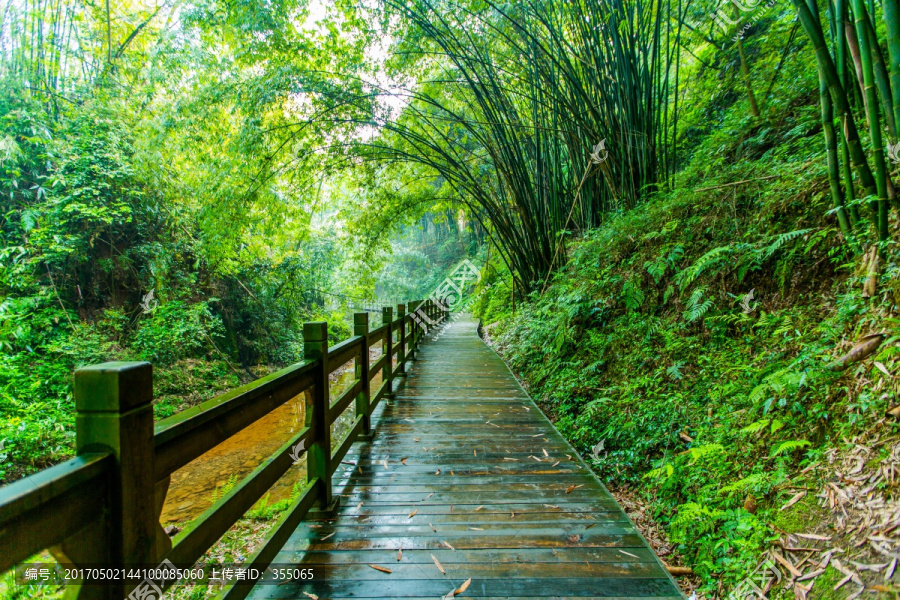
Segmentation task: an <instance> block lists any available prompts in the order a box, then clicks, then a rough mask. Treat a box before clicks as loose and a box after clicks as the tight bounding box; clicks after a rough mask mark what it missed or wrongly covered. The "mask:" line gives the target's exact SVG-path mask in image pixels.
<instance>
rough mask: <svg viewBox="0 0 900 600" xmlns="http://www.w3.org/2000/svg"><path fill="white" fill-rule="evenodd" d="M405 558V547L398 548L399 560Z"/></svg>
mask: <svg viewBox="0 0 900 600" xmlns="http://www.w3.org/2000/svg"><path fill="white" fill-rule="evenodd" d="M402 558H403V548H397V562H400V559H402Z"/></svg>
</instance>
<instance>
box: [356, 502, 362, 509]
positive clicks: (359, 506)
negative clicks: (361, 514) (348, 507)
mask: <svg viewBox="0 0 900 600" xmlns="http://www.w3.org/2000/svg"><path fill="white" fill-rule="evenodd" d="M362 505H363V503H362V502H360V503H359V504H357V505H356V510H359V509H361V508H362Z"/></svg>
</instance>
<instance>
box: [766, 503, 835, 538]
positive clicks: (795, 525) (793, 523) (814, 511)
mask: <svg viewBox="0 0 900 600" xmlns="http://www.w3.org/2000/svg"><path fill="white" fill-rule="evenodd" d="M777 515H778V516H777V517H775V518H774V519H773V521H772V524H773V525H774V526H775V527H777V528H778V529H780V530H781V531H784V532H785V533H804V532H810V531H813V530H814V529H815V528H816V526H817V525H818V524H819V523H821V522H822V520H823V519H824V518H825V517H826V516H827V513H826V511H825V510H824V509H822V508H821V507H820V506H819V505H818V504H817V503H816V498H815V497H814V496H810V495H807V496H806V497H805V498H803V500H801V501H800V502H798V503H797V504H795V505H793V506H792V507H790V508H788V509H786V510H784V511H781V512H779V513H777Z"/></svg>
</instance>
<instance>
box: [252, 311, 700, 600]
mask: <svg viewBox="0 0 900 600" xmlns="http://www.w3.org/2000/svg"><path fill="white" fill-rule="evenodd" d="M421 358H422V359H423V360H421V361H418V362H416V363H415V367H414V368H412V370H411V371H410V373H409V376H408V377H407V379H406V382H405V383H403V384H402V385H401V386H400V387H399V389H398V390H397V392H396V399H394V400H391V401H390V402H387V403H385V404H384V406H383V408H379V412H378V413H376V418H375V419H374V421H373V423H375V424H376V429H375V431H376V433H375V437H374V441H372V442H367V443H364V444H358V447H359V453H358V454H355V455H354V454H353V453H352V452H351V454H349V455H348V457H347V458H346V459H345V460H346V461H347V462H348V463H354V464H345V465H342V466H343V467H344V469H343V471H344V472H343V475H339V474H335V493H336V494H340V498H341V502H340V508H339V510H338V513H337V516H336V518H335V519H334V520H330V521H307V522H304V523H302V524H301V525H300V526H299V528H298V529H297V530H296V531H295V532H294V534H293V535H292V536H291V537H290V539H289V541H288V542H287V544H286V545H285V546H284V548H283V549H282V551H281V552H280V553H279V555H278V556H277V557H276V558H275V560H274V561H273V562H274V563H280V564H282V565H283V564H293V565H297V566H298V567H302V568H311V569H312V570H313V574H314V578H313V580H312V581H306V582H300V581H298V582H296V583H295V582H290V583H283V584H281V585H257V586H256V587H255V588H254V589H253V591H252V593H251V597H253V598H258V599H259V598H292V599H293V598H302V599H306V598H311V597H318V598H320V599H321V600H325V599H331V600H337V599H339V598H407V599H418V598H430V599H436V598H442V597H445V596H447V594H448V593H450V592H452V591H453V590H455V589H457V588H458V587H460V586H461V585H462V584H463V583H464V582H466V581H467V580H469V579H471V583H470V584H469V586H468V588H467V589H466V590H465V592H464V593H461V594H460V595H459V596H458V597H460V598H523V599H529V598H533V599H537V598H610V597H615V598H683V596H682V595H681V593H680V592H679V591H678V588H677V586H676V585H675V583H674V582H673V580H672V579H671V577H669V575H668V573H666V571H665V569H664V568H663V566H662V565H661V563H660V562H659V560H658V559H657V558H656V556H655V555H654V554H653V552H652V551H651V550H650V549H649V547H648V546H647V543H646V542H645V541H644V539H643V538H642V537H641V535H640V534H639V533H638V531H637V530H636V529H635V527H634V526H633V525H632V524H631V522H630V521H629V520H628V518H627V517H626V515H625V514H624V513H623V512H622V510H621V508H619V506H618V505H617V504H616V502H615V500H613V498H612V497H611V496H610V495H609V493H608V492H607V491H606V489H605V488H604V487H603V485H602V484H601V483H600V482H599V481H598V480H597V478H596V477H595V476H594V475H593V474H592V473H591V472H590V470H589V469H588V467H587V465H585V464H584V463H583V462H582V460H581V459H580V458H579V456H578V455H577V454H576V453H575V452H574V451H573V449H572V447H571V446H570V445H569V444H568V443H567V442H566V441H565V440H564V439H563V437H562V436H561V435H560V434H559V433H558V432H557V431H556V429H554V428H553V426H552V425H551V424H550V422H549V421H548V420H547V418H546V417H545V416H544V415H543V414H542V413H541V411H540V410H539V409H538V408H537V406H536V405H535V404H534V402H533V401H532V400H531V399H530V398H529V397H528V395H527V394H526V393H525V392H524V391H523V390H522V388H521V387H520V386H519V385H518V383H517V381H516V379H515V378H514V377H513V375H512V374H511V373H510V371H509V369H507V367H506V365H505V364H504V363H503V361H502V360H500V358H499V357H498V356H497V355H496V354H495V353H494V352H493V351H492V350H491V349H490V348H488V347H487V346H486V345H485V344H484V343H483V342H482V341H481V339H479V337H478V336H477V334H476V324H475V322H474V321H473V320H472V319H471V318H466V317H463V318H461V319H460V320H458V321H456V322H455V323H453V324H451V325H450V326H449V327H448V328H447V330H446V332H445V333H444V334H443V335H441V337H440V338H439V339H438V340H437V341H434V342H429V343H427V344H425V345H424V346H423V347H422V348H421ZM401 550H402V556H401V555H400V551H401ZM437 563H440V566H438V564H437ZM374 567H379V568H381V569H385V570H389V571H390V573H388V572H384V571H382V570H378V569H376V568H374ZM442 570H443V572H442ZM449 597H452V596H449Z"/></svg>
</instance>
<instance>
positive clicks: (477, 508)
mask: <svg viewBox="0 0 900 600" xmlns="http://www.w3.org/2000/svg"><path fill="white" fill-rule="evenodd" d="M482 508H484V505H483V504H482V505H481V506H478V507H476V508H475V512H478V511H479V510H481V509H482Z"/></svg>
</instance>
